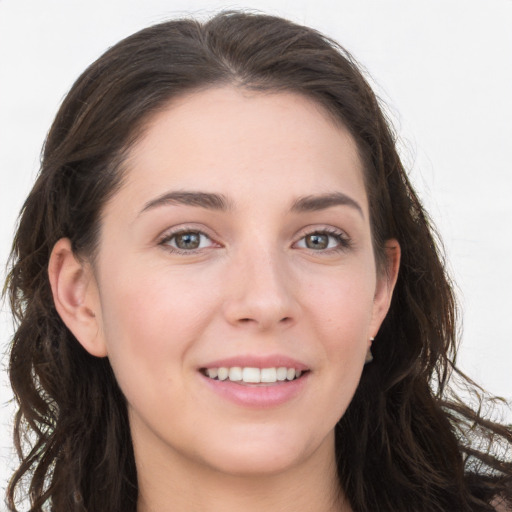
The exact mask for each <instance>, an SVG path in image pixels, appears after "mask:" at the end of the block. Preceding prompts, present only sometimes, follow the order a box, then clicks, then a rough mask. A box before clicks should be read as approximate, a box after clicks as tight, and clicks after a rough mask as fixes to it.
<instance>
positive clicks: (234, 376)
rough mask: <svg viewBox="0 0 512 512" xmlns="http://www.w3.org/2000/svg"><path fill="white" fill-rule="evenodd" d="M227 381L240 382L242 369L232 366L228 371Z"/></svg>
mask: <svg viewBox="0 0 512 512" xmlns="http://www.w3.org/2000/svg"><path fill="white" fill-rule="evenodd" d="M229 380H232V381H234V382H236V381H239V380H242V368H240V366H234V367H233V368H230V369H229Z"/></svg>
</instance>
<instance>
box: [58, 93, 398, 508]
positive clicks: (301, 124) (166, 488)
mask: <svg viewBox="0 0 512 512" xmlns="http://www.w3.org/2000/svg"><path fill="white" fill-rule="evenodd" d="M125 167H126V170H127V174H126V180H125V183H124V185H123V187H122V188H121V189H120V191H119V192H118V193H117V194H116V195H115V196H114V197H113V198H112V199H111V200H110V201H109V202H108V203H107V205H106V206H105V209H104V212H103V217H102V225H101V237H100V245H99V251H98V254H97V257H96V259H95V263H94V266H92V265H90V264H88V263H87V262H85V263H84V262H83V260H78V259H77V258H75V257H74V255H73V253H72V251H71V248H70V243H69V240H66V239H62V240H60V241H59V242H58V243H57V245H56V246H55V248H54V251H53V254H52V258H51V261H50V266H49V274H50V281H51V284H52V290H53V293H54V298H55V303H56V306H57V309H58V311H59V314H60V315H61V317H62V318H63V320H64V322H65V323H66V324H67V325H68V327H69V328H70V329H71V331H72V332H73V333H74V334H75V336H76V338H77V339H78V340H79V342H80V343H81V344H82V345H83V346H84V347H85V348H86V349H87V350H88V351H89V352H90V353H91V354H93V355H96V356H98V357H104V356H108V357H109V359H110V362H111V364H112V367H113V369H114V372H115V375H116V378H117V379H118V382H119V384H120V387H121V389H122V390H123V392H124V394H125V396H126V397H127V401H128V410H129V418H130V428H131V432H132V437H133V443H134V450H135V458H136V463H137V471H138V478H139V486H140V503H139V511H140V512H143V511H151V510H158V511H165V510H173V511H185V510H186V511H188V512H190V511H196V510H197V511H202V512H204V511H208V512H214V511H217V510H222V511H224V512H225V511H229V510H235V509H236V510H237V511H238V510H245V511H251V510H261V509H262V506H264V507H267V508H270V507H272V508H273V509H274V510H281V511H288V510H290V511H291V510H296V509H297V504H298V503H300V508H301V509H302V510H315V511H319V512H321V511H329V510H350V508H349V506H348V504H347V503H344V500H343V493H342V491H341V490H340V489H339V488H338V483H337V481H336V469H335V462H334V426H335V424H336V422H337V421H338V419H339V418H340V417H341V416H342V415H343V413H344V412H345V410H346V408H347V406H348V404H349V403H350V401H351V399H352V397H353V394H354V392H355V389H356V387H357V384H358V382H359V379H360V377H361V373H362V370H363V366H364V361H365V356H366V353H367V349H368V347H369V344H370V341H369V339H370V338H371V337H372V336H375V335H376V334H377V332H378V330H379V327H380V325H381V322H382V320H383V319H384V317H385V315H386V313H387V310H388V307H389V303H390V300H391V295H392V291H393V287H394V283H395V280H396V275H397V272H398V265H399V247H398V244H397V242H396V241H393V240H391V241H388V243H387V248H386V251H387V257H388V268H387V271H386V272H383V273H378V272H377V269H376V265H375V255H374V252H373V247H372V240H371V231H370V223H369V211H368V199H367V195H366V191H365V186H364V181H363V170H362V165H361V161H360V159H359V157H358V153H357V149H356V145H355V142H354V140H353V139H352V137H351V136H350V134H349V133H348V131H347V130H346V129H344V128H343V127H341V126H338V125H335V124H334V123H333V121H332V120H331V119H330V118H329V116H328V115H327V114H326V113H325V112H324V111H323V110H322V109H321V107H319V106H318V105H316V104H315V103H313V102H312V101H310V100H309V99H306V98H304V97H301V96H299V95H296V94H292V93H272V94H270V93H267V94H263V93H252V92H251V93H250V92H247V91H244V90H240V89H236V88H231V87H222V88H216V89H210V90H206V91H200V92H196V93H193V94H190V95H188V96H186V97H183V98H180V99H179V100H178V101H174V102H173V103H172V104H171V105H169V107H168V108H166V109H165V110H163V111H162V112H160V113H158V114H157V115H156V116H155V117H154V118H153V119H152V120H151V122H150V123H149V124H148V126H147V127H146V130H145V132H144V134H143V136H142V137H141V139H140V140H139V142H138V143H137V144H136V145H135V146H134V147H133V148H132V150H131V153H130V155H129V157H128V159H127V161H126V162H125ZM172 191H193V192H198V191H201V192H206V193H216V194H222V195H223V197H224V198H225V199H226V202H227V203H228V204H229V206H230V208H229V209H227V210H225V211H221V210H218V209H212V208H205V207H202V206H196V205H190V204H187V205H185V204H177V203H176V202H162V201H160V202H158V198H160V197H161V196H162V194H165V193H168V192H172ZM333 192H338V193H341V194H344V195H345V196H347V197H349V198H350V199H351V200H352V201H353V204H336V205H331V206H329V207H325V208H321V209H317V210H314V211H313V210H307V211H294V210H293V209H292V208H291V206H292V205H293V204H294V202H295V201H297V199H298V198H302V197H304V196H318V195H322V194H329V193H333ZM155 200H157V204H153V205H152V206H148V205H150V204H151V203H152V202H153V203H154V202H155ZM176 230H178V231H183V230H188V231H189V232H190V231H192V232H195V233H198V232H202V233H204V235H201V238H200V240H201V245H200V247H199V248H197V249H192V250H190V249H186V250H183V249H182V252H176V248H177V245H176V243H177V242H178V238H176V237H174V238H172V235H173V233H175V232H176ZM326 230H327V231H328V232H329V233H328V234H327V235H325V236H324V238H321V240H322V241H323V242H327V243H328V246H327V248H325V247H324V246H321V247H319V248H317V247H318V246H314V247H315V248H311V247H310V246H308V243H310V242H311V241H312V240H313V238H314V237H313V236H312V235H314V234H315V233H317V234H320V235H322V234H324V233H325V231H326ZM179 240H180V241H182V239H181V238H180V239H179ZM276 354H280V355H286V356H290V357H293V358H295V359H297V360H299V361H300V362H302V363H304V364H306V365H307V367H308V368H309V373H308V375H307V381H306V384H305V385H304V386H303V387H302V389H301V391H300V392H299V393H298V394H297V395H296V396H294V397H293V398H292V399H290V400H288V401H286V402H285V403H283V404H280V405H278V406H272V407H246V406H243V405H240V404H236V403H233V402H232V401H230V400H227V399H226V398H224V397H223V396H220V395H218V394H217V393H215V392H213V391H212V390H211V389H210V387H209V386H208V385H206V384H205V378H204V376H203V375H201V373H200V372H199V368H201V367H205V366H206V365H207V364H208V363H209V362H211V361H215V360H218V359H222V358H227V357H236V356H241V355H271V356H272V355H276Z"/></svg>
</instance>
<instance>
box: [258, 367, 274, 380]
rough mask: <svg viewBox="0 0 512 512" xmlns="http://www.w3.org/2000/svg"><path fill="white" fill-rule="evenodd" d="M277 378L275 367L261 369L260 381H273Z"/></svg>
mask: <svg viewBox="0 0 512 512" xmlns="http://www.w3.org/2000/svg"><path fill="white" fill-rule="evenodd" d="M276 380H277V370H276V369H275V368H262V369H261V382H275V381H276Z"/></svg>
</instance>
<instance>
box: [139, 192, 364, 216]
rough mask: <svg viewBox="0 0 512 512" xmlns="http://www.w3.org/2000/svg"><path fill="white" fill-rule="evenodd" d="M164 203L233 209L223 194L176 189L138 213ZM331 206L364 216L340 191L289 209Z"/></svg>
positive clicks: (299, 202) (299, 210)
mask: <svg viewBox="0 0 512 512" xmlns="http://www.w3.org/2000/svg"><path fill="white" fill-rule="evenodd" d="M166 205H185V206H196V207H200V208H206V209H208V210H216V211H228V210H232V209H233V203H232V202H231V201H230V200H229V199H228V198H227V197H226V196H225V195H223V194H216V193H212V192H194V191H182V190H178V191H172V192H167V193H165V194H162V195H161V196H158V197H157V198H155V199H152V200H151V201H148V202H147V203H146V204H145V205H144V208H143V209H142V210H141V212H140V213H143V212H146V211H147V210H152V209H154V208H157V207H159V206H166ZM333 206H350V207H351V208H354V209H355V210H357V211H358V212H359V214H360V215H361V217H363V218H364V213H363V209H362V208H361V206H360V205H359V203H358V202H357V201H355V200H354V199H352V198H351V197H350V196H348V195H346V194H343V193H342V192H332V193H328V194H319V195H310V196H303V197H299V198H297V199H296V200H295V201H294V202H293V203H292V206H291V208H290V210H291V211H292V212H296V213H304V212H313V211H319V210H326V209H327V208H332V207H333Z"/></svg>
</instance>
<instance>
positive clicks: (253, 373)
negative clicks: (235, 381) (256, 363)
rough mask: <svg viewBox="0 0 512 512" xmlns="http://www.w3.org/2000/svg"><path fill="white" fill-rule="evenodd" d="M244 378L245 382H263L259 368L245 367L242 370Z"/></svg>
mask: <svg viewBox="0 0 512 512" xmlns="http://www.w3.org/2000/svg"><path fill="white" fill-rule="evenodd" d="M242 380H243V381H244V382H250V383H254V384H256V383H258V382H261V371H260V369H259V368H244V369H243V372H242Z"/></svg>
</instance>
